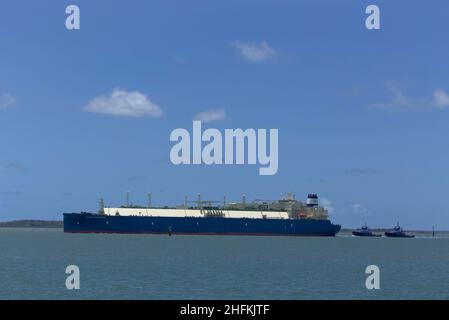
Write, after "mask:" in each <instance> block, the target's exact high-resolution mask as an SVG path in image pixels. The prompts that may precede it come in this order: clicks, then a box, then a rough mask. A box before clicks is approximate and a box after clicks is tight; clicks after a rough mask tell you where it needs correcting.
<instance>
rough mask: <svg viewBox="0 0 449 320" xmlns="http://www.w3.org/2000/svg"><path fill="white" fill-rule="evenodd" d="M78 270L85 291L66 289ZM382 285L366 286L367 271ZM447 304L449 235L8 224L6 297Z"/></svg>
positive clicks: (1, 275)
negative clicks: (208, 232) (80, 230)
mask: <svg viewBox="0 0 449 320" xmlns="http://www.w3.org/2000/svg"><path fill="white" fill-rule="evenodd" d="M73 264H74V265H77V266H79V268H80V271H81V289H80V290H78V291H69V290H67V289H66V288H65V279H66V276H67V275H66V274H65V268H66V266H67V265H73ZM370 264H375V265H378V266H379V267H380V270H381V277H380V278H381V289H380V290H371V291H368V290H367V289H365V279H366V276H367V275H366V274H365V268H366V266H367V265H370ZM18 298H23V299H48V298H49V299H431V298H438V299H448V298H449V238H433V239H432V238H415V239H387V238H366V239H365V238H354V237H344V236H340V237H336V238H289V237H209V236H199V237H194V236H175V237H171V238H170V237H168V236H129V235H70V234H64V233H63V232H62V231H61V230H57V229H56V230H55V229H1V228H0V299H18Z"/></svg>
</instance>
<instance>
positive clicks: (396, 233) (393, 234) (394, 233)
mask: <svg viewBox="0 0 449 320" xmlns="http://www.w3.org/2000/svg"><path fill="white" fill-rule="evenodd" d="M385 235H386V236H387V237H390V238H414V237H415V235H413V234H407V233H405V231H404V230H402V228H401V227H400V226H399V222H398V223H397V224H396V226H395V227H394V228H393V230H390V231H387V232H385Z"/></svg>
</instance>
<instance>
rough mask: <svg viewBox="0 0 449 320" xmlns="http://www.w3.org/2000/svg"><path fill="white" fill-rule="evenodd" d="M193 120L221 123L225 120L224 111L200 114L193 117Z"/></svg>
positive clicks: (209, 111)
mask: <svg viewBox="0 0 449 320" xmlns="http://www.w3.org/2000/svg"><path fill="white" fill-rule="evenodd" d="M194 120H200V121H202V122H204V123H210V122H217V121H223V120H226V111H225V110H223V109H217V110H208V111H204V112H200V113H198V114H197V115H196V116H195V117H194Z"/></svg>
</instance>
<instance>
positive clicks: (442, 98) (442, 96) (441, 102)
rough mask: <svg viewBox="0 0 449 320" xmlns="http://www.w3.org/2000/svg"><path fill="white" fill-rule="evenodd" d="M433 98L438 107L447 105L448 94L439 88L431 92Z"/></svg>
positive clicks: (448, 102)
mask: <svg viewBox="0 0 449 320" xmlns="http://www.w3.org/2000/svg"><path fill="white" fill-rule="evenodd" d="M433 98H434V102H435V105H436V106H437V107H438V108H440V109H445V108H447V107H449V95H448V94H447V93H446V92H445V91H443V90H441V89H438V90H435V92H434V93H433Z"/></svg>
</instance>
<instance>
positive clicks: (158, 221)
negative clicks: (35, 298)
mask: <svg viewBox="0 0 449 320" xmlns="http://www.w3.org/2000/svg"><path fill="white" fill-rule="evenodd" d="M340 229H341V226H339V225H334V224H332V223H331V222H330V221H329V220H305V219H288V220H281V219H244V218H242V219H240V218H193V217H135V216H103V215H95V214H85V213H65V214H64V232H67V233H128V234H191V235H260V236H264V235H272V236H275V235H276V236H328V237H332V236H335V235H336V234H337V233H338V232H339V231H340Z"/></svg>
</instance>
